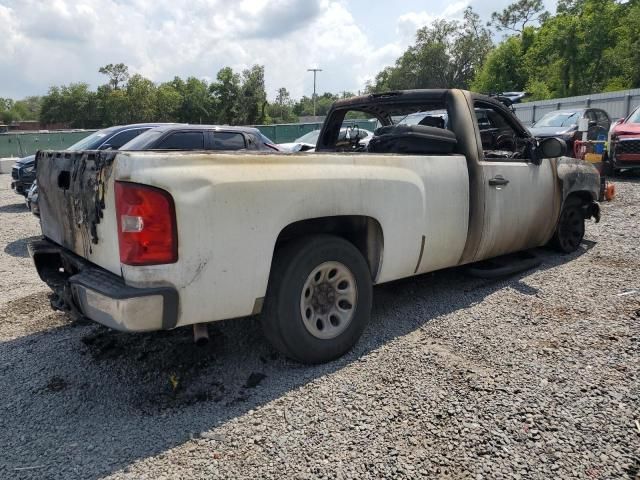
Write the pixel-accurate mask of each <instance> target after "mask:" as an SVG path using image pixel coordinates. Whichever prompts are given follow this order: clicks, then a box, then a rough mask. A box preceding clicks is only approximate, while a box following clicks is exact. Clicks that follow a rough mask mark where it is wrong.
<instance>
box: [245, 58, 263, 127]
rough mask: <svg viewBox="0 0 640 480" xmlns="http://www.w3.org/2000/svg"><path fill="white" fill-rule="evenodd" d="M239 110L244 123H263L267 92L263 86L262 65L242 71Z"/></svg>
mask: <svg viewBox="0 0 640 480" xmlns="http://www.w3.org/2000/svg"><path fill="white" fill-rule="evenodd" d="M241 96H242V102H241V105H240V107H241V112H242V123H243V124H244V125H256V124H260V123H264V121H265V117H266V107H267V92H266V90H265V88H264V66H262V65H254V66H252V67H251V68H249V69H246V70H244V71H243V72H242V89H241Z"/></svg>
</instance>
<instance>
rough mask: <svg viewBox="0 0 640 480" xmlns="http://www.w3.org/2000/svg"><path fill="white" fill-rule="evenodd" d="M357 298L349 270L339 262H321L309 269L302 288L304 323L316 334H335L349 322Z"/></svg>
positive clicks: (318, 336) (339, 332)
mask: <svg viewBox="0 0 640 480" xmlns="http://www.w3.org/2000/svg"><path fill="white" fill-rule="evenodd" d="M356 301H357V287H356V279H355V276H354V275H353V273H352V272H351V270H349V268H347V267H346V266H345V265H343V264H342V263H340V262H325V263H322V264H320V265H318V266H317V267H316V268H314V269H313V270H312V271H311V273H310V274H309V276H308V277H307V280H306V281H305V283H304V286H303V288H302V293H301V295H300V313H301V314H302V321H303V323H304V326H305V327H306V329H307V331H308V332H309V333H310V334H311V335H313V336H314V337H316V338H320V339H323V340H327V339H331V338H335V337H337V336H338V335H340V334H341V333H342V332H344V331H345V330H346V329H347V327H348V326H349V325H350V324H351V320H352V319H353V315H354V313H355V309H356Z"/></svg>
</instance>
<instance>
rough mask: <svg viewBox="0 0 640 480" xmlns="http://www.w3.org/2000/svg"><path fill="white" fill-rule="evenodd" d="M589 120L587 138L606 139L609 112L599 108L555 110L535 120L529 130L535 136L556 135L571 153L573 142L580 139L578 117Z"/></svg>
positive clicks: (609, 123)
mask: <svg viewBox="0 0 640 480" xmlns="http://www.w3.org/2000/svg"><path fill="white" fill-rule="evenodd" d="M582 118H586V119H588V120H589V130H588V131H587V139H588V140H597V139H598V138H604V139H605V140H606V138H607V134H608V132H609V128H610V127H611V119H610V118H609V114H608V113H607V112H605V111H604V110H602V109H600V108H577V109H574V110H556V111H553V112H549V113H547V114H546V115H544V116H543V117H542V118H541V119H540V120H538V121H537V122H535V123H534V124H533V125H532V126H531V127H530V128H529V131H530V132H531V134H532V135H533V136H534V137H536V138H549V137H558V138H562V139H563V140H564V141H565V142H567V147H569V153H570V154H573V143H574V141H576V140H580V139H582V132H579V131H578V124H579V122H580V119H582Z"/></svg>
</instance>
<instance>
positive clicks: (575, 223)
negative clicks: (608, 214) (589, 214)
mask: <svg viewBox="0 0 640 480" xmlns="http://www.w3.org/2000/svg"><path fill="white" fill-rule="evenodd" d="M583 238H584V213H583V208H582V203H581V202H580V200H578V199H567V201H566V203H565V206H564V207H563V209H562V213H561V214H560V220H559V221H558V226H557V228H556V231H555V233H554V234H553V238H552V239H551V245H552V246H553V247H554V248H555V249H556V250H558V251H560V252H562V253H571V252H575V251H576V250H577V249H578V247H579V246H580V243H581V242H582V239H583Z"/></svg>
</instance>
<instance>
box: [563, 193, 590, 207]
mask: <svg viewBox="0 0 640 480" xmlns="http://www.w3.org/2000/svg"><path fill="white" fill-rule="evenodd" d="M574 199H575V200H574ZM578 200H579V201H580V203H582V204H589V203H591V202H593V200H594V198H593V197H592V196H591V193H589V192H587V191H584V190H580V191H577V192H571V193H570V194H569V195H567V198H566V199H565V201H564V203H565V205H566V204H567V203H569V202H572V201H578Z"/></svg>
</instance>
